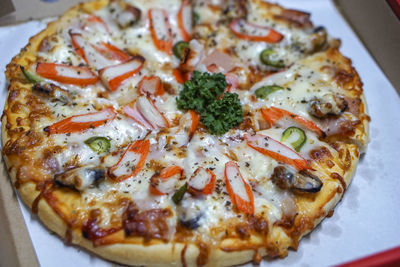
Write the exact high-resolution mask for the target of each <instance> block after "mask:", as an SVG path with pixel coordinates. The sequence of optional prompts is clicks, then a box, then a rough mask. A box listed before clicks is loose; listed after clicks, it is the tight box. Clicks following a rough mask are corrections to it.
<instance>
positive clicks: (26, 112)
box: [2, 0, 369, 266]
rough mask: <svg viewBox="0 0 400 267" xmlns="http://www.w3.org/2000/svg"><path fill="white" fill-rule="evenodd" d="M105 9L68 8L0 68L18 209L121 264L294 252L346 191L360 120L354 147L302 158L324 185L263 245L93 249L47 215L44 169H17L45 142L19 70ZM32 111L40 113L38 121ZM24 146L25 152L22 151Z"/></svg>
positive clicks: (222, 260) (234, 240) (344, 63)
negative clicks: (72, 26)
mask: <svg viewBox="0 0 400 267" xmlns="http://www.w3.org/2000/svg"><path fill="white" fill-rule="evenodd" d="M107 2H108V1H106V0H101V1H96V2H91V3H86V4H81V5H79V6H77V7H75V8H73V9H71V10H70V11H68V12H67V13H66V14H65V15H64V16H62V17H61V18H60V19H59V20H57V21H54V22H52V23H50V24H49V25H48V27H47V28H46V29H45V30H44V31H42V32H41V33H39V34H38V35H36V36H34V37H32V38H31V39H30V41H29V44H28V45H27V46H26V47H25V48H24V49H23V50H22V51H21V53H20V54H19V55H18V56H16V57H14V58H13V60H12V61H11V63H10V64H9V65H8V66H7V70H6V76H7V78H8V80H9V82H10V86H9V93H8V100H7V101H6V104H5V108H4V110H5V111H4V115H3V117H2V144H3V155H4V158H5V162H6V165H7V168H8V170H9V174H10V177H11V179H12V182H13V183H14V184H15V186H16V187H17V189H18V192H19V195H20V197H21V198H22V200H23V201H24V203H25V204H26V205H27V206H28V207H32V208H33V209H36V208H37V213H38V216H39V218H40V220H41V221H42V222H43V223H44V224H45V225H46V226H47V227H48V228H49V229H50V230H52V231H54V232H55V233H57V234H58V235H59V236H61V237H67V238H68V239H70V240H69V241H70V242H71V243H73V244H77V245H79V246H82V247H84V248H86V249H88V250H89V251H92V252H94V253H96V254H98V255H100V256H101V257H103V258H105V259H109V260H111V261H116V262H119V263H123V264H135V265H147V266H160V265H165V264H166V263H168V264H171V265H182V264H183V259H184V262H186V264H187V266H194V265H196V264H198V263H199V262H198V259H199V257H198V256H199V255H201V256H205V258H207V259H208V261H207V262H206V264H207V265H208V266H228V265H232V264H242V263H245V262H248V261H251V260H252V259H255V258H257V257H260V255H261V256H264V255H268V256H270V257H283V256H285V255H286V254H287V249H288V248H293V249H296V248H297V246H298V242H299V240H300V239H301V238H302V237H303V236H304V235H305V234H307V233H308V232H310V231H311V230H312V229H313V228H314V227H315V226H316V225H317V224H318V223H319V222H320V221H321V220H322V219H323V218H325V217H326V216H327V215H328V213H329V212H330V211H331V210H333V208H334V207H335V205H336V204H337V203H338V201H339V200H340V199H341V198H342V196H343V194H344V192H345V191H346V188H347V186H348V185H349V184H350V182H351V179H352V177H353V175H354V173H355V169H356V166H357V163H358V158H359V153H360V152H359V150H358V147H357V145H359V147H360V148H361V149H362V150H364V148H365V147H366V144H367V143H368V125H369V123H368V117H367V116H366V117H364V118H363V119H362V123H361V124H359V125H358V126H357V128H356V132H355V133H354V136H356V138H355V139H354V140H356V142H355V143H356V144H357V145H355V144H345V143H343V142H341V140H331V141H332V143H333V145H332V146H328V145H327V146H326V147H321V148H320V149H319V150H315V151H311V152H310V157H311V158H313V159H314V162H313V165H312V167H313V168H314V169H315V170H316V171H317V172H318V174H319V175H320V179H321V180H322V181H323V183H324V186H323V187H322V190H321V191H320V192H319V193H317V194H315V195H313V196H311V197H309V196H305V195H296V198H295V201H296V204H297V206H298V215H297V216H296V217H295V220H294V221H293V222H289V223H286V224H285V223H283V224H278V223H276V224H275V225H274V226H273V227H272V228H271V229H270V230H269V232H268V242H267V243H265V240H262V239H260V235H257V234H254V235H253V234H250V237H248V238H247V239H246V240H243V238H240V237H239V236H235V237H230V238H227V239H225V240H224V241H223V242H222V243H221V244H220V246H219V249H215V250H212V251H208V252H207V251H204V249H203V250H202V248H203V247H202V246H201V245H199V244H195V243H189V244H184V243H182V242H174V243H172V242H170V243H163V242H159V241H151V242H149V243H147V244H145V245H144V244H143V241H142V239H141V238H139V239H137V238H136V239H134V240H133V239H132V240H125V243H118V244H112V245H102V246H96V247H95V246H94V245H93V242H91V241H89V240H88V239H86V238H84V237H83V235H82V231H81V225H80V224H79V223H77V224H76V225H75V224H74V223H75V222H74V220H65V218H63V217H62V216H60V214H69V212H70V211H65V210H63V207H62V206H61V205H60V206H59V210H57V209H55V208H54V206H52V205H51V203H50V202H51V201H49V199H46V196H43V192H44V191H45V190H44V189H43V188H45V187H46V183H45V181H46V180H48V179H50V178H48V177H50V176H48V174H47V173H46V172H45V168H41V169H40V168H39V171H37V170H36V172H38V174H37V175H36V174H35V172H33V170H34V169H37V167H38V166H34V165H29V166H26V168H22V167H23V166H22V164H23V163H26V162H28V161H29V158H28V159H27V158H26V157H29V153H31V150H30V149H33V148H36V147H39V148H41V143H42V139H43V138H46V136H45V135H44V133H42V134H37V133H36V132H35V131H34V130H33V131H30V130H31V129H35V127H36V126H35V124H34V123H33V119H32V118H33V117H34V116H40V117H43V116H46V111H45V109H43V106H42V103H41V102H40V100H39V99H34V98H31V99H27V98H26V96H27V95H28V94H29V90H30V89H29V87H28V85H27V84H26V83H24V81H25V79H24V78H23V76H22V75H21V71H20V69H19V66H20V65H22V66H27V65H29V64H31V63H32V62H36V51H37V48H38V47H39V45H40V43H41V42H42V40H43V39H44V38H46V36H50V35H51V34H53V33H54V32H56V31H57V29H59V28H62V27H63V25H64V23H65V22H66V21H67V20H68V19H74V18H75V17H76V16H77V15H78V14H79V12H89V13H90V12H92V11H93V10H96V9H99V8H101V7H102V6H104V5H106V4H107ZM276 7H277V6H276ZM286 15H287V16H283V17H281V18H280V19H286V20H289V23H294V24H296V25H297V24H301V25H297V26H299V27H306V26H309V23H311V22H309V21H308V20H306V19H305V17H304V16H303V23H300V22H299V19H293V16H294V15H296V14H291V15H290V14H289V15H288V14H286ZM297 15H299V14H297ZM300 17H301V16H300ZM290 18H292V19H290ZM329 53H330V54H329V56H330V57H331V59H332V60H335V61H336V62H338V63H339V65H338V68H337V70H336V71H337V83H338V84H339V85H340V86H341V87H342V88H344V89H346V90H348V91H349V92H350V94H353V96H358V97H361V101H362V104H361V113H363V114H367V110H366V103H365V98H364V95H362V84H361V82H360V79H359V77H358V74H357V72H356V71H355V70H354V68H353V67H351V62H350V60H348V59H346V58H344V57H343V56H342V55H341V54H340V52H338V50H337V49H331V50H329ZM27 101H31V102H29V103H28V102H27ZM27 107H28V108H27ZM38 109H40V110H41V112H42V113H39V114H38V112H39V111H38ZM21 138H25V139H21ZM19 140H23V141H19ZM334 141H335V143H334ZM27 144H29V145H30V146H28V147H27V146H26V145H27ZM349 159H350V160H349ZM39 177H40V178H39ZM21 181H22V182H21ZM41 194H42V195H41ZM57 194H58V196H61V198H63V201H64V200H68V201H71V202H70V203H73V205H79V201H78V200H75V199H74V196H73V195H74V194H75V193H74V192H71V191H68V190H64V191H62V190H57ZM49 196H50V194H49ZM50 197H51V196H50ZM57 211H58V212H57ZM69 218H72V217H69ZM275 241H277V242H279V245H276V244H274V243H275ZM201 253H203V254H205V255H203V254H201Z"/></svg>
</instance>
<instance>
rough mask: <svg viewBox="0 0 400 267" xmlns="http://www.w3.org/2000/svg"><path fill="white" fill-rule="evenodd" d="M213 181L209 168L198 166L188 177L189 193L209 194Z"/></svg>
mask: <svg viewBox="0 0 400 267" xmlns="http://www.w3.org/2000/svg"><path fill="white" fill-rule="evenodd" d="M215 181H216V179H215V174H214V173H213V172H212V171H211V170H209V169H204V168H202V167H199V168H197V170H196V171H195V172H194V173H193V175H192V177H190V179H189V182H188V186H189V189H188V190H189V193H191V194H192V195H194V196H201V195H209V194H211V193H212V192H213V191H214V187H215Z"/></svg>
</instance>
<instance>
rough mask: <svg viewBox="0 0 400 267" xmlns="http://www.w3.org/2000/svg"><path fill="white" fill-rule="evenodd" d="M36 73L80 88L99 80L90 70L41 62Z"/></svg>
mask: <svg viewBox="0 0 400 267" xmlns="http://www.w3.org/2000/svg"><path fill="white" fill-rule="evenodd" d="M36 73H37V74H39V75H40V76H42V77H44V78H47V79H50V80H53V81H56V82H60V83H65V84H72V85H78V86H88V85H91V84H95V83H97V81H98V80H99V78H98V77H97V76H96V74H94V73H93V72H92V71H91V70H90V69H89V68H86V67H75V66H69V65H64V64H56V63H47V62H39V63H38V64H37V65H36Z"/></svg>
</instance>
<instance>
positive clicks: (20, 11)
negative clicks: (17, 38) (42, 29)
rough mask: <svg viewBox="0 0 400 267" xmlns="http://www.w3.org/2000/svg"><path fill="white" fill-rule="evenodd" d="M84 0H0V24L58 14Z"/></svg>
mask: <svg viewBox="0 0 400 267" xmlns="http://www.w3.org/2000/svg"><path fill="white" fill-rule="evenodd" d="M80 2H84V0H1V1H0V25H9V24H15V23H20V22H25V21H28V20H34V19H42V18H46V17H54V16H59V15H60V14H62V13H64V12H65V11H66V10H67V9H69V8H71V7H73V6H74V5H76V4H78V3H80Z"/></svg>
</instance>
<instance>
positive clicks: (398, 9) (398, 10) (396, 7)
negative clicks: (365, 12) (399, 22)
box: [386, 0, 400, 19]
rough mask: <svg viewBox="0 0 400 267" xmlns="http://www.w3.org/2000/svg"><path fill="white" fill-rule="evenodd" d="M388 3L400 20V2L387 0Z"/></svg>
mask: <svg viewBox="0 0 400 267" xmlns="http://www.w3.org/2000/svg"><path fill="white" fill-rule="evenodd" d="M386 2H387V3H388V4H389V6H390V7H391V8H392V10H393V12H394V13H395V14H396V16H397V18H398V19H400V0H386Z"/></svg>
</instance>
